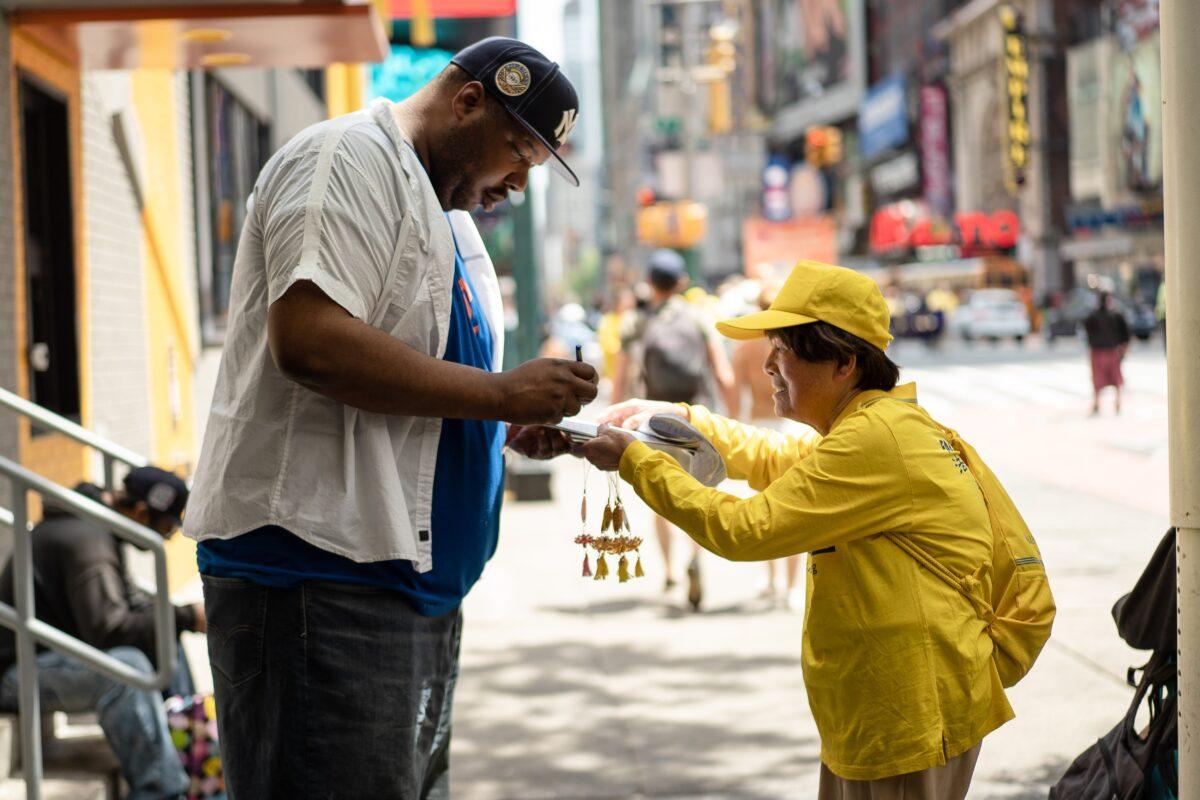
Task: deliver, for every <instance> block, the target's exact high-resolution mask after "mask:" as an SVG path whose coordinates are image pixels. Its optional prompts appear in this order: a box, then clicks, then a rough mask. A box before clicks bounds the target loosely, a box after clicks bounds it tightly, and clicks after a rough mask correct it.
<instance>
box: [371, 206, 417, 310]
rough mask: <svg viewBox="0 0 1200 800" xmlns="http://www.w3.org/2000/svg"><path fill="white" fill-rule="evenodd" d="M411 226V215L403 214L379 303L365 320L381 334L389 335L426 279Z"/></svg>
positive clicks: (412, 224) (412, 222) (411, 303)
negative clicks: (386, 333) (387, 332)
mask: <svg viewBox="0 0 1200 800" xmlns="http://www.w3.org/2000/svg"><path fill="white" fill-rule="evenodd" d="M414 224H415V223H414V221H413V215H412V214H411V213H405V215H404V217H403V218H402V219H401V220H400V230H399V231H398V232H397V234H396V242H395V245H394V247H393V248H392V258H391V261H390V262H389V263H388V270H387V276H386V277H385V279H384V283H383V291H382V292H380V295H379V301H378V302H377V303H376V305H375V307H374V308H373V309H371V316H370V318H369V319H368V322H369V323H370V324H371V326H372V327H375V328H379V329H380V330H383V331H389V332H390V331H391V330H392V329H393V328H394V327H395V326H396V323H397V322H398V321H399V320H400V318H401V317H403V316H404V315H405V313H406V312H407V311H408V310H409V308H411V307H412V305H413V303H414V301H415V300H416V298H417V295H418V292H419V291H420V289H421V285H422V284H423V283H424V280H425V276H424V275H423V274H422V270H420V269H419V266H418V265H419V264H420V254H419V251H418V248H419V244H418V241H417V240H418V238H419V237H416V236H413V235H412V234H413V227H414Z"/></svg>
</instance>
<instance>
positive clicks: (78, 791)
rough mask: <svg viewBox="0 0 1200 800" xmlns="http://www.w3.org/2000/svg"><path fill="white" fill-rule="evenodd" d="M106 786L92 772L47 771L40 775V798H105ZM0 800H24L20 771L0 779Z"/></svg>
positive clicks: (61, 799) (88, 799)
mask: <svg viewBox="0 0 1200 800" xmlns="http://www.w3.org/2000/svg"><path fill="white" fill-rule="evenodd" d="M107 799H108V788H107V787H106V786H105V782H104V780H103V779H101V778H97V777H96V776H95V775H94V774H87V773H69V772H59V771H54V772H47V773H46V774H45V775H44V776H43V777H42V800H107ZM0 800H25V780H24V779H23V778H22V777H21V775H20V773H18V774H16V775H14V776H12V777H9V778H5V779H4V780H2V781H0Z"/></svg>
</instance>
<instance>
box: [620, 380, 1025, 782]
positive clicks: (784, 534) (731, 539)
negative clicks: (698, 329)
mask: <svg viewBox="0 0 1200 800" xmlns="http://www.w3.org/2000/svg"><path fill="white" fill-rule="evenodd" d="M897 401H902V402H897ZM689 414H690V418H691V421H692V423H693V424H694V425H695V426H696V427H697V428H698V429H699V430H700V431H701V432H702V433H703V434H704V435H705V436H707V437H708V438H709V439H710V440H711V441H712V443H713V444H714V445H715V446H716V448H717V451H718V452H720V453H721V455H722V456H723V457H724V459H725V464H726V467H727V468H728V472H729V477H731V478H735V479H742V480H746V481H747V482H749V484H750V486H751V487H752V488H754V489H756V490H758V491H759V492H760V493H759V494H757V495H755V496H753V497H750V498H747V499H743V498H740V497H736V496H734V495H731V494H726V493H725V492H722V491H719V490H717V489H710V488H707V487H705V486H703V485H702V484H700V483H699V482H698V481H696V480H695V479H694V478H692V477H691V476H690V475H688V474H687V472H685V471H684V470H683V469H682V468H681V467H680V466H679V465H678V464H677V463H676V462H675V461H674V460H673V459H672V458H670V457H669V456H667V455H666V454H664V453H660V452H657V451H654V450H651V449H650V448H649V447H647V446H646V445H645V444H643V443H641V442H634V443H633V444H631V445H630V446H629V447H628V448H627V449H626V451H625V454H624V456H623V458H622V459H621V465H620V471H621V477H623V478H624V479H625V480H626V481H628V482H629V483H630V484H631V485H632V486H633V487H634V488H635V490H636V491H637V493H638V494H639V495H640V496H641V497H642V499H644V500H645V501H646V503H647V504H648V505H649V506H650V507H651V508H652V509H654V511H656V512H657V513H659V514H661V515H662V516H663V517H666V518H667V519H668V520H670V521H671V522H673V523H674V524H676V525H678V526H679V527H680V528H682V529H683V530H685V531H687V532H688V533H689V534H690V535H691V536H692V538H694V539H695V540H696V541H697V542H699V543H700V544H701V545H702V546H703V547H705V548H706V549H708V550H710V551H712V552H713V553H716V554H717V555H719V556H722V557H724V558H728V559H732V560H735V561H761V560H766V559H772V558H779V557H782V556H787V555H793V554H796V553H805V552H807V553H809V558H808V570H807V573H808V574H807V598H808V601H807V605H806V609H805V615H804V634H803V642H802V654H801V664H802V668H803V671H804V683H805V687H806V688H807V691H808V698H809V705H810V706H811V708H812V714H813V718H814V719H815V721H816V724H817V730H818V731H819V732H820V734H821V760H822V761H823V762H824V763H825V764H826V766H828V767H829V769H830V770H832V771H833V772H834V773H835V774H836V775H839V776H841V777H843V778H849V779H852V780H876V779H879V778H885V777H889V776H893V775H900V774H903V773H906V772H914V771H916V770H921V769H926V768H928V767H932V766H936V765H940V764H944V763H946V761H947V760H948V759H950V758H953V757H954V756H956V755H958V754H960V753H962V752H965V751H966V750H969V749H970V748H971V747H973V746H975V744H976V743H978V742H979V741H980V740H981V739H983V737H984V736H985V735H986V734H987V733H989V732H991V731H992V730H995V729H996V728H998V727H999V726H1000V725H1002V724H1003V723H1004V722H1006V721H1008V720H1009V719H1012V717H1013V711H1012V708H1011V707H1010V706H1009V704H1008V700H1007V699H1006V698H1005V695H1004V689H1003V688H1002V687H1001V684H1000V678H999V675H998V674H997V672H996V667H995V666H994V664H993V663H992V642H991V639H990V638H989V636H988V633H987V630H986V627H985V624H984V622H983V621H982V620H980V619H979V617H978V615H977V614H976V612H975V610H974V609H973V608H972V607H971V605H970V604H969V603H968V602H967V601H966V600H965V599H964V598H963V596H962V595H961V594H960V593H959V592H958V591H957V590H956V589H954V588H952V587H951V586H949V585H948V584H946V583H945V582H943V581H942V580H941V579H940V578H938V577H937V576H936V575H934V574H932V573H931V572H929V571H928V570H926V569H925V568H923V567H921V566H919V565H918V564H917V562H916V561H914V560H913V558H912V557H911V556H909V555H908V554H907V553H905V552H904V551H903V550H901V549H900V548H899V547H898V546H897V545H896V544H895V543H893V542H892V541H890V540H889V538H888V537H887V536H885V535H883V532H884V531H888V532H893V533H897V534H902V535H905V536H910V537H912V539H913V541H914V542H915V543H917V544H919V545H920V546H921V547H922V548H924V549H925V551H926V552H928V553H929V554H930V555H932V556H933V557H935V558H936V559H938V561H940V562H941V563H942V564H944V565H945V566H947V567H949V568H950V569H952V570H954V571H955V572H956V573H957V574H961V575H965V574H969V573H971V572H973V571H974V570H976V569H977V568H978V567H979V566H980V565H981V564H982V563H983V562H985V561H988V560H989V559H990V557H991V547H992V534H991V527H990V523H989V521H988V513H987V508H986V507H985V505H984V502H983V497H982V494H981V493H980V490H979V487H978V485H977V484H976V483H975V480H974V479H973V478H972V476H971V475H970V473H969V472H968V471H967V469H966V465H965V464H964V463H963V462H962V461H961V459H959V458H958V456H957V455H956V454H955V453H954V452H953V451H952V450H951V449H950V447H949V445H947V444H946V443H945V442H944V441H943V440H942V434H941V433H940V432H939V430H938V429H937V427H936V426H935V425H934V424H933V422H932V420H930V419H929V417H928V416H927V415H926V414H925V412H924V411H923V410H921V409H920V408H919V407H918V406H917V405H916V388H915V386H914V385H913V384H907V385H905V386H899V387H897V388H896V389H894V390H892V391H891V392H862V393H860V394H859V395H858V396H856V397H855V398H853V399H852V400H851V402H850V404H849V405H848V406H847V408H846V409H845V410H844V411H843V412H842V413H841V414H840V415H839V416H838V418H837V419H836V420H835V421H834V423H833V425H832V426H831V427H830V431H829V434H828V435H826V436H824V437H814V438H812V439H810V440H802V439H797V438H793V437H789V436H787V435H785V434H782V433H777V432H774V431H768V430H763V429H759V428H755V427H751V426H748V425H743V424H741V423H738V422H735V421H733V420H730V419H727V418H725V417H720V416H717V415H715V414H712V413H710V412H709V411H708V410H707V409H704V408H702V407H700V406H690V407H689Z"/></svg>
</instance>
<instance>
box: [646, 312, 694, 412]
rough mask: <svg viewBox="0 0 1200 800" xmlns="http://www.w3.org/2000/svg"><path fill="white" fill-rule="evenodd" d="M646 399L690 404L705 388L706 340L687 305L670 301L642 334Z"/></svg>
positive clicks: (652, 317) (652, 318)
mask: <svg viewBox="0 0 1200 800" xmlns="http://www.w3.org/2000/svg"><path fill="white" fill-rule="evenodd" d="M642 353H643V355H642V379H643V380H644V381H645V384H646V397H647V398H648V399H650V400H663V401H666V402H669V403H691V402H694V401H695V399H696V397H697V396H698V395H699V394H700V390H701V389H703V388H704V375H705V371H706V369H707V367H708V339H707V338H706V337H705V335H704V331H703V329H701V327H700V323H699V321H698V320H697V319H696V317H695V316H694V315H693V314H692V313H691V308H690V307H689V306H688V305H687V303H686V301H683V300H675V299H672V300H670V301H668V302H667V303H665V304H664V305H663V307H662V308H660V309H658V311H656V312H654V313H652V314H651V315H650V317H649V318H648V319H647V320H646V327H645V329H644V330H643V333H642Z"/></svg>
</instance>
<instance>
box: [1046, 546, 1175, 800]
mask: <svg viewBox="0 0 1200 800" xmlns="http://www.w3.org/2000/svg"><path fill="white" fill-rule="evenodd" d="M1112 614H1113V621H1114V622H1116V624H1117V631H1118V632H1119V633H1120V635H1121V638H1122V639H1124V640H1125V641H1126V642H1127V643H1128V644H1129V645H1130V646H1131V647H1135V648H1137V649H1139V650H1153V651H1154V655H1152V656H1151V657H1150V661H1148V662H1147V663H1146V665H1145V666H1144V667H1142V668H1141V670H1140V671H1141V673H1142V675H1141V680H1140V681H1136V680H1135V677H1136V675H1137V673H1138V672H1139V670H1138V669H1136V668H1130V670H1129V673H1128V675H1127V680H1128V681H1129V684H1130V685H1131V686H1134V685H1136V686H1137V692H1136V693H1135V694H1134V698H1133V703H1132V704H1130V706H1129V710H1128V711H1126V712H1125V718H1124V719H1123V720H1121V722H1120V723H1119V724H1118V725H1117V726H1116V727H1115V728H1113V729H1112V730H1111V731H1109V732H1108V734H1106V735H1105V736H1104V738H1102V739H1100V740H1099V741H1098V742H1096V744H1094V745H1092V746H1091V747H1090V748H1088V749H1087V750H1085V751H1084V752H1083V753H1082V754H1081V755H1080V756H1079V757H1078V758H1076V759H1075V761H1074V763H1072V764H1071V766H1070V768H1069V769H1068V770H1067V773H1066V774H1065V775H1063V777H1062V779H1061V780H1059V782H1058V783H1056V784H1055V785H1054V787H1053V788H1051V789H1050V798H1051V800H1160V799H1161V798H1174V797H1177V796H1178V794H1179V789H1178V786H1179V775H1178V748H1179V736H1178V720H1177V717H1176V714H1177V710H1176V672H1177V667H1176V663H1175V647H1176V640H1177V630H1176V622H1175V529H1174V528H1171V529H1170V530H1169V531H1167V534H1166V536H1164V537H1163V539H1162V541H1161V542H1159V544H1158V548H1157V549H1156V550H1155V551H1154V555H1153V556H1151V558H1150V563H1149V564H1147V565H1146V569H1145V570H1143V572H1142V575H1141V577H1140V578H1138V582H1137V584H1136V585H1135V586H1134V587H1133V591H1132V592H1130V593H1129V594H1127V595H1125V596H1124V597H1122V598H1121V599H1120V600H1118V601H1117V602H1116V604H1115V605H1114V606H1113V610H1112ZM1142 703H1146V704H1147V706H1148V708H1149V710H1150V725H1149V726H1148V727H1147V729H1146V731H1145V736H1142V735H1139V734H1138V732H1137V730H1136V724H1137V723H1136V720H1137V714H1138V711H1139V710H1140V709H1141V706H1142Z"/></svg>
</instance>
